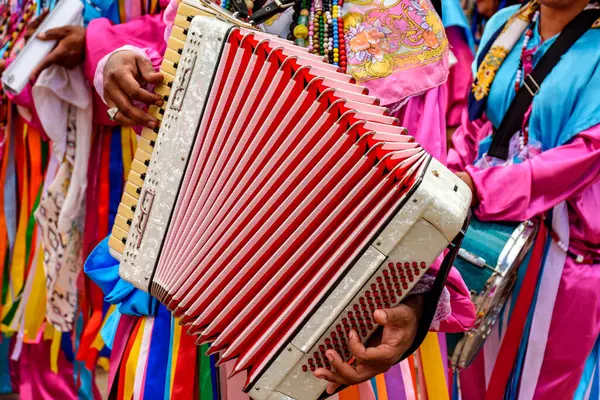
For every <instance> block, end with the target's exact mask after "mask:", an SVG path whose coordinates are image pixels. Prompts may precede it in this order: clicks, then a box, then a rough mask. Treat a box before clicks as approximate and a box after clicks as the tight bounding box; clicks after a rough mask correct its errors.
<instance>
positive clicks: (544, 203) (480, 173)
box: [466, 126, 600, 221]
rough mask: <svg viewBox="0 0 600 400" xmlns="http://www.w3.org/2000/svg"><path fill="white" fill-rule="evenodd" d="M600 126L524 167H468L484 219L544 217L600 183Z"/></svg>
mask: <svg viewBox="0 0 600 400" xmlns="http://www.w3.org/2000/svg"><path fill="white" fill-rule="evenodd" d="M598 160H600V126H596V127H594V128H591V129H589V130H587V131H585V132H582V133H580V134H579V135H577V136H576V137H575V139H574V140H573V141H572V142H571V143H569V144H566V145H563V146H560V147H556V148H554V149H551V150H548V151H545V152H543V153H541V154H539V155H538V156H536V157H534V158H532V159H530V160H527V161H525V162H523V163H521V164H513V165H508V166H503V167H502V166H499V167H491V168H487V169H484V170H480V169H478V168H476V167H474V166H468V167H467V169H466V171H467V172H468V173H469V175H470V176H471V178H472V180H473V185H474V188H475V192H476V193H477V198H478V205H477V207H476V209H475V212H476V214H477V216H478V217H479V218H480V219H482V220H502V221H523V220H526V219H529V218H532V217H533V216H535V215H539V214H541V213H544V212H546V211H548V210H550V209H551V208H553V207H554V206H555V205H557V204H558V203H560V202H562V201H564V200H566V199H568V198H570V197H572V196H575V195H577V194H578V193H581V192H582V191H584V190H585V189H587V188H588V187H590V186H591V185H592V184H594V183H596V182H597V181H598V180H600V162H598Z"/></svg>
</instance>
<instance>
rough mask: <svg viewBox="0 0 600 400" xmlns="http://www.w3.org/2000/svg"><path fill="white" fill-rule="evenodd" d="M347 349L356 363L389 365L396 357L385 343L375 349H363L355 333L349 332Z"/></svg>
mask: <svg viewBox="0 0 600 400" xmlns="http://www.w3.org/2000/svg"><path fill="white" fill-rule="evenodd" d="M349 336H350V337H349V340H348V348H349V349H350V352H351V353H352V355H353V356H354V358H356V360H357V361H358V363H359V364H360V363H389V362H390V360H393V359H394V357H395V356H396V352H395V351H394V349H393V348H391V347H390V346H388V345H387V344H386V343H384V344H380V345H379V346H377V347H365V346H364V345H363V344H362V343H361V342H360V339H359V336H358V334H357V333H356V332H354V331H350V335H349Z"/></svg>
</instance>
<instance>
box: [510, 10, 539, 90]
mask: <svg viewBox="0 0 600 400" xmlns="http://www.w3.org/2000/svg"><path fill="white" fill-rule="evenodd" d="M539 17H540V11H539V10H537V11H536V12H535V13H533V16H532V17H531V21H530V22H529V27H528V28H527V31H525V38H524V39H523V47H521V58H520V60H519V68H518V69H517V77H516V79H515V92H518V91H519V89H520V88H521V83H522V82H523V69H524V60H525V54H526V53H527V46H529V41H530V40H531V38H532V37H533V30H534V29H535V24H536V22H537V20H538V18H539Z"/></svg>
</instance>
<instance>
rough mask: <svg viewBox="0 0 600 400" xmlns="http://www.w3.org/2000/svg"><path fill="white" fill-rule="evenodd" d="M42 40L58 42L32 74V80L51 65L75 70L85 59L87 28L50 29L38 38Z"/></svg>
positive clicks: (64, 27)
mask: <svg viewBox="0 0 600 400" xmlns="http://www.w3.org/2000/svg"><path fill="white" fill-rule="evenodd" d="M37 38H38V39H40V40H56V47H54V49H53V50H52V51H51V52H50V53H49V54H48V55H47V56H46V57H45V58H44V59H43V60H42V62H41V63H40V65H38V66H37V68H36V69H35V70H34V71H33V73H32V74H31V76H32V79H36V78H37V77H38V75H39V74H40V73H41V72H42V71H43V70H45V69H46V68H48V67H49V66H51V65H61V66H63V67H66V68H74V67H76V66H77V65H79V64H81V63H82V62H83V59H84V57H85V28H84V27H83V26H75V25H71V26H63V27H61V28H56V29H50V30H48V31H46V32H42V33H40V34H39V35H38V36H37Z"/></svg>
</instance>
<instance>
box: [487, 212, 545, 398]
mask: <svg viewBox="0 0 600 400" xmlns="http://www.w3.org/2000/svg"><path fill="white" fill-rule="evenodd" d="M540 225H541V226H540V231H539V232H538V235H537V238H536V241H535V245H534V247H533V253H532V255H531V261H530V262H529V265H527V272H526V273H525V278H524V279H523V284H522V285H521V290H520V291H519V296H518V297H517V302H516V303H515V308H514V310H513V312H512V315H511V317H510V321H509V323H508V327H507V328H506V334H505V335H504V339H503V340H502V344H501V345H500V351H499V352H498V358H497V359H496V363H495V364H494V369H493V371H492V375H491V378H490V383H489V385H488V389H487V392H486V394H485V400H502V399H503V398H504V394H505V392H506V385H507V384H508V380H509V379H510V374H511V372H512V370H513V367H514V364H515V359H516V358H517V353H518V352H519V345H520V344H521V340H522V338H523V331H524V329H525V324H526V323H527V316H528V314H529V309H530V308H531V303H532V302H533V297H534V295H535V289H536V286H537V281H538V276H539V274H540V268H541V266H542V260H543V258H544V250H545V248H546V239H547V236H548V232H547V228H546V226H545V225H544V224H540Z"/></svg>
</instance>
